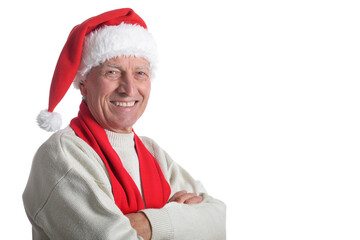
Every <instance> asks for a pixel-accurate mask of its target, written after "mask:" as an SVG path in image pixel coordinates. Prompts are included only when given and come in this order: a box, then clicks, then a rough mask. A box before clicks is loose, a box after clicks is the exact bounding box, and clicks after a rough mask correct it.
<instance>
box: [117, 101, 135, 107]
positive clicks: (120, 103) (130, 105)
mask: <svg viewBox="0 0 360 240" xmlns="http://www.w3.org/2000/svg"><path fill="white" fill-rule="evenodd" d="M111 103H112V104H114V105H115V106H117V107H132V106H134V105H135V103H136V101H133V102H111Z"/></svg>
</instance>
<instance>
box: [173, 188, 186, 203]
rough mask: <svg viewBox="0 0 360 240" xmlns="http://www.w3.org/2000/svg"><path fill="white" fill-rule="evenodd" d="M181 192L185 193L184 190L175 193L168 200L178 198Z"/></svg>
mask: <svg viewBox="0 0 360 240" xmlns="http://www.w3.org/2000/svg"><path fill="white" fill-rule="evenodd" d="M183 194H186V191H185V190H183V191H179V192H177V193H175V194H174V196H172V197H171V198H170V200H169V202H174V200H175V199H177V198H179V197H180V196H181V195H183Z"/></svg>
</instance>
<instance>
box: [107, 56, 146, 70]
mask: <svg viewBox="0 0 360 240" xmlns="http://www.w3.org/2000/svg"><path fill="white" fill-rule="evenodd" d="M100 66H102V67H118V68H129V67H130V68H134V67H135V68H150V63H149V62H148V61H147V60H146V59H145V58H142V57H135V56H121V57H115V58H111V59H108V60H106V61H105V62H104V63H102V64H100Z"/></svg>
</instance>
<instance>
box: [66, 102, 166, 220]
mask: <svg viewBox="0 0 360 240" xmlns="http://www.w3.org/2000/svg"><path fill="white" fill-rule="evenodd" d="M70 127H71V128H72V129H73V130H74V131H75V133H76V135H77V136H78V137H80V138H81V139H83V140H84V141H85V142H87V143H88V144H89V145H90V146H91V147H92V148H93V149H94V150H95V152H96V153H97V154H98V155H99V156H100V157H101V159H102V160H103V162H104V164H105V166H106V169H107V170H108V172H109V175H110V180H111V184H112V191H113V195H114V198H115V204H116V205H117V206H118V207H119V208H120V210H121V211H122V212H123V213H124V214H127V213H134V212H137V211H139V210H141V209H144V208H145V205H144V201H145V204H146V207H147V208H162V207H163V206H164V205H165V204H166V203H167V201H168V199H169V196H170V186H169V184H168V182H167V181H166V179H165V177H164V175H163V173H162V171H161V169H160V166H159V164H158V162H157V160H156V159H155V158H154V157H153V155H152V154H151V153H150V152H149V151H148V150H147V149H146V147H145V146H144V144H143V142H142V141H141V140H140V138H139V137H138V136H137V135H136V134H135V133H134V140H135V148H136V152H137V155H138V158H139V166H140V176H141V183H142V188H143V196H144V200H143V199H142V197H141V194H140V191H139V189H138V188H137V186H136V184H135V182H134V181H133V179H132V178H131V177H130V175H129V173H128V172H127V171H126V170H125V168H124V166H123V165H122V163H121V160H120V157H119V156H118V155H117V153H116V152H115V150H114V149H113V148H112V146H111V144H110V142H109V139H108V137H107V135H106V132H105V130H104V129H103V128H102V127H101V126H100V125H99V124H98V123H97V122H96V121H95V119H94V118H93V116H92V114H91V113H90V111H89V108H88V107H87V105H86V104H85V103H84V102H82V103H81V105H80V111H79V114H78V117H76V118H74V119H73V120H72V121H71V123H70Z"/></svg>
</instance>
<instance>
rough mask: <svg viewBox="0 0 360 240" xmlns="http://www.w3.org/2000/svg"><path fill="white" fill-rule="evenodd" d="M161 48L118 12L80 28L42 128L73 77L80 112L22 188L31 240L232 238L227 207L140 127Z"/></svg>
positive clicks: (127, 12)
mask: <svg viewBox="0 0 360 240" xmlns="http://www.w3.org/2000/svg"><path fill="white" fill-rule="evenodd" d="M155 68H156V48H155V42H154V40H153V38H152V36H151V34H150V33H149V32H148V31H147V27H146V24H145V22H144V21H143V20H142V19H141V18H140V17H139V16H138V15H137V14H136V13H135V12H134V11H133V10H131V9H118V10H114V11H110V12H106V13H103V14H101V15H98V16H95V17H93V18H90V19H88V20H86V21H85V22H83V23H82V24H79V25H77V26H76V27H75V28H74V29H73V30H72V31H71V33H70V35H69V38H68V40H67V42H66V44H65V46H64V48H63V50H62V52H61V54H60V57H59V60H58V63H57V66H56V69H55V72H54V76H53V80H52V83H51V90H50V98H49V108H48V110H46V111H42V112H41V113H40V115H39V117H38V123H39V125H40V127H42V128H44V129H46V130H50V131H55V130H58V128H59V127H60V125H61V123H60V121H59V115H58V114H56V113H54V112H53V110H54V108H55V107H56V105H57V104H58V103H59V102H60V101H61V99H62V97H63V96H64V95H65V93H66V91H67V90H68V89H69V87H70V85H71V83H72V82H74V85H75V86H76V87H78V88H79V89H80V92H81V94H82V96H83V101H82V103H81V104H80V111H79V115H78V117H76V118H74V119H73V120H72V121H71V123H70V125H69V126H68V127H66V128H65V129H62V130H60V131H57V132H56V133H54V134H53V135H52V136H51V137H50V138H49V139H48V140H47V141H46V142H45V143H44V144H43V145H42V146H41V147H40V148H39V150H38V151H37V153H36V155H35V157H34V160H33V165H32V169H31V173H30V176H29V180H28V184H27V186H26V189H25V191H24V194H23V200H24V205H25V210H26V213H27V215H28V217H29V220H30V222H31V223H32V227H33V239H225V206H224V204H223V203H222V202H221V201H218V200H216V199H214V198H212V197H210V196H209V195H207V194H206V191H205V189H204V188H203V186H202V185H201V184H200V183H199V182H197V181H195V180H194V179H193V178H192V177H191V176H190V175H189V174H188V173H187V172H186V171H185V170H184V169H182V168H181V167H180V166H179V165H178V164H177V163H175V162H174V161H173V160H172V159H171V158H170V157H169V155H168V154H167V153H166V152H165V151H164V150H162V149H161V148H160V147H159V146H158V145H157V144H156V143H155V142H154V141H153V140H151V139H150V138H146V137H141V138H139V137H138V136H137V135H136V133H135V132H134V131H133V128H132V127H133V125H134V124H135V122H136V121H137V120H138V119H139V118H140V116H141V115H142V114H143V112H144V111H145V108H146V105H147V102H148V99H149V95H150V89H151V77H152V76H153V73H154V69H155Z"/></svg>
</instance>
